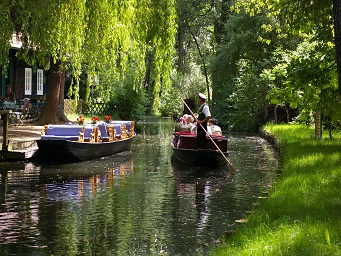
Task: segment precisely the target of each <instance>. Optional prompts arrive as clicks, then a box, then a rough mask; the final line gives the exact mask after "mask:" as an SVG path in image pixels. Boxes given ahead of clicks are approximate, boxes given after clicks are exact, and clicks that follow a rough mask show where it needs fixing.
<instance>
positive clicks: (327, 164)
mask: <svg viewBox="0 0 341 256" xmlns="http://www.w3.org/2000/svg"><path fill="white" fill-rule="evenodd" d="M265 129H267V130H268V131H269V132H271V133H272V134H274V135H275V136H276V138H277V140H279V142H280V145H281V154H282V157H283V172H282V175H281V176H280V177H279V179H278V181H277V183H276V184H273V187H272V188H271V193H270V195H269V197H268V199H266V200H264V201H262V203H261V206H260V207H259V208H258V209H257V210H256V212H255V213H254V214H253V215H251V216H249V217H248V220H249V221H248V223H247V224H246V225H245V226H243V227H241V228H239V229H238V232H237V234H236V235H235V236H234V237H233V238H232V239H229V240H227V242H226V243H227V244H226V245H225V246H224V247H223V248H221V249H219V250H218V251H216V252H215V253H214V255H341V228H340V227H341V219H340V217H339V216H340V213H341V136H340V133H337V134H334V136H335V137H334V139H333V140H330V139H329V138H328V136H327V134H326V135H325V138H326V139H321V140H316V139H315V138H314V130H313V128H308V127H305V126H301V125H271V126H266V127H265ZM327 138H328V139H327Z"/></svg>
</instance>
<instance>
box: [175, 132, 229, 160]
mask: <svg viewBox="0 0 341 256" xmlns="http://www.w3.org/2000/svg"><path fill="white" fill-rule="evenodd" d="M212 140H213V141H214V142H215V145H214V143H213V142H212V141H211V139H210V138H207V142H206V145H207V147H206V148H205V149H198V146H197V137H196V134H192V133H186V132H185V133H184V132H176V133H175V134H174V138H173V140H172V143H171V146H172V149H173V152H174V156H175V157H176V158H177V159H178V160H179V161H181V162H183V163H187V164H192V165H219V164H223V163H226V157H227V156H228V154H229V153H228V151H227V138H226V137H225V136H212ZM216 146H218V147H219V149H220V151H219V150H218V149H217V147H216ZM224 156H225V157H224Z"/></svg>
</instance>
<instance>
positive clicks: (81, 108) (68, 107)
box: [64, 99, 110, 115]
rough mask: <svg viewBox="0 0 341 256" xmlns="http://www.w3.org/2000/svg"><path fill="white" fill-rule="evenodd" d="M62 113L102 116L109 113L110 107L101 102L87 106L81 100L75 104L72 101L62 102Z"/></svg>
mask: <svg viewBox="0 0 341 256" xmlns="http://www.w3.org/2000/svg"><path fill="white" fill-rule="evenodd" d="M64 113H65V114H66V115H68V114H74V113H77V114H91V113H92V114H94V115H104V114H109V113H110V105H109V104H107V103H102V102H94V103H93V104H90V103H89V104H87V103H86V102H85V101H83V100H79V101H78V102H77V104H75V102H74V100H69V99H66V100H64Z"/></svg>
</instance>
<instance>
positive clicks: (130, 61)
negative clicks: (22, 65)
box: [0, 0, 176, 111]
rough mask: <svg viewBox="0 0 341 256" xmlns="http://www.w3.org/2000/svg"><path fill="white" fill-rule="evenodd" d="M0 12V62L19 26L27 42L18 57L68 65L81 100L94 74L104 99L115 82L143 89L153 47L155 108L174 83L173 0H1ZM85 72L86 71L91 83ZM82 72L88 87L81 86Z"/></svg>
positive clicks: (72, 92)
mask: <svg viewBox="0 0 341 256" xmlns="http://www.w3.org/2000/svg"><path fill="white" fill-rule="evenodd" d="M0 14H1V15H0V16H1V18H0V21H1V22H0V31H1V32H0V33H1V34H0V35H1V36H0V40H1V42H2V43H1V44H0V65H1V66H2V67H5V66H6V65H7V62H8V50H9V48H10V45H9V41H10V39H11V37H12V33H13V32H16V33H17V35H18V37H19V39H20V40H21V41H22V42H23V47H22V48H21V49H20V50H19V52H18V57H20V58H22V59H24V60H25V61H26V63H27V64H28V65H31V66H43V67H44V68H45V69H48V68H49V65H50V59H51V58H52V60H53V61H54V62H56V61H61V63H63V65H62V66H61V69H69V70H68V74H70V78H71V79H70V80H69V82H70V84H69V85H68V97H70V98H74V99H76V100H77V99H78V98H79V91H82V93H83V95H84V94H85V96H84V97H85V100H87V101H88V100H89V99H90V88H91V85H92V84H93V83H94V82H93V80H94V78H98V81H99V82H98V83H97V84H96V88H97V89H96V90H97V91H98V92H97V93H98V94H99V97H100V98H101V99H103V100H108V99H109V98H110V93H111V91H112V90H113V89H112V88H111V87H112V86H123V87H124V88H122V91H126V90H127V91H130V90H132V91H135V92H139V93H140V92H141V89H142V85H143V82H142V81H143V80H144V78H145V77H144V76H145V73H146V62H145V58H146V56H147V55H148V54H149V53H150V52H152V53H153V54H152V56H153V59H152V60H151V65H152V67H153V68H152V72H151V73H150V77H149V80H150V81H151V83H150V84H151V85H152V87H153V92H154V93H153V97H152V98H151V99H150V100H151V105H152V106H153V109H154V110H155V111H157V110H158V109H159V107H160V106H159V104H160V101H159V99H160V97H162V92H163V91H167V89H169V88H170V86H171V78H170V75H171V70H172V56H173V54H174V48H173V46H174V38H175V37H174V35H175V33H176V29H175V24H176V11H175V4H174V0H166V1H161V2H160V1H157V0H142V1H140V0H138V1H137V0H133V1H123V2H122V1H108V0H103V1H102V0H101V1H99V0H91V1H87V0H72V1H59V0H42V1H2V2H1V3H0ZM82 72H85V73H86V74H87V77H86V79H87V82H86V83H84V77H81V76H82V75H81V74H82ZM132 74H134V77H133V78H132ZM80 77H81V78H82V83H81V86H83V87H84V88H80V87H79V86H80V84H79V79H80ZM125 79H128V81H124V80H125ZM112 80H113V81H120V82H119V83H117V82H116V83H112ZM127 85H130V88H127V87H126V86H127ZM161 88H162V89H165V90H162V89H161ZM115 90H116V89H115ZM84 91H85V92H84ZM132 93H133V92H132ZM135 98H136V97H135Z"/></svg>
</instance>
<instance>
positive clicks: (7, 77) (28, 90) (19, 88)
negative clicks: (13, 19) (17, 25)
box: [0, 33, 48, 102]
mask: <svg viewBox="0 0 341 256" xmlns="http://www.w3.org/2000/svg"><path fill="white" fill-rule="evenodd" d="M21 46H22V43H21V42H20V40H18V38H17V36H16V34H15V33H14V34H13V35H12V40H11V49H10V51H9V66H8V70H7V71H6V70H5V72H4V70H2V68H1V67H0V71H1V81H0V89H1V90H0V92H1V96H4V95H5V93H6V86H7V85H11V86H12V89H13V92H14V93H15V96H16V98H17V99H18V100H20V99H24V98H29V99H31V102H39V101H42V100H43V99H44V95H45V93H46V81H47V79H46V76H47V75H48V72H46V71H44V69H42V68H39V67H38V68H32V67H30V66H29V65H27V64H26V63H25V62H24V61H23V60H20V59H18V58H17V57H16V53H17V52H18V50H19V49H20V48H21Z"/></svg>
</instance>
